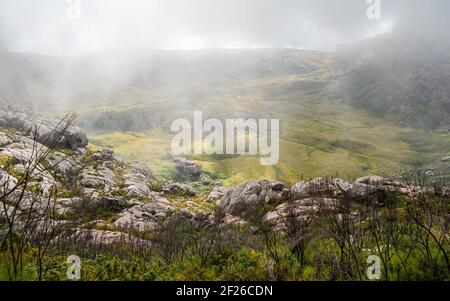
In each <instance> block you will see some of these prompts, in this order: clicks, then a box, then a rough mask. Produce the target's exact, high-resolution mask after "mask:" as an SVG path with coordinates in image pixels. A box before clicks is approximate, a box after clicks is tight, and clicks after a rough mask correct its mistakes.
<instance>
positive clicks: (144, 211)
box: [114, 197, 175, 231]
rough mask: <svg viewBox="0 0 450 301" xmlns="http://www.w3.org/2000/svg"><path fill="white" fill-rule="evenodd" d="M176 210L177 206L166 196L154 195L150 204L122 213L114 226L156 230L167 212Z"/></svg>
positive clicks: (137, 206) (138, 229) (134, 207)
mask: <svg viewBox="0 0 450 301" xmlns="http://www.w3.org/2000/svg"><path fill="white" fill-rule="evenodd" d="M174 210H175V208H174V207H173V206H172V205H171V204H170V203H169V201H167V200H166V199H165V198H162V197H154V200H153V201H152V202H151V203H149V204H140V205H136V206H133V207H132V208H129V209H127V210H125V211H123V212H122V213H120V214H119V219H117V220H116V221H115V222H114V226H116V227H118V228H122V229H134V230H137V231H155V230H157V229H158V227H159V226H160V224H161V223H162V221H164V220H165V218H166V217H167V214H168V213H169V212H173V211H174Z"/></svg>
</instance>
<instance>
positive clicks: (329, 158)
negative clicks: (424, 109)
mask: <svg viewBox="0 0 450 301" xmlns="http://www.w3.org/2000/svg"><path fill="white" fill-rule="evenodd" d="M287 60H294V61H295V62H296V64H297V65H298V66H301V65H305V66H308V68H306V69H305V70H306V71H303V72H299V73H295V74H293V73H292V72H286V73H283V72H281V73H279V72H278V73H273V74H262V75H258V76H253V77H248V76H242V78H235V77H234V76H233V77H231V78H228V77H226V76H224V77H223V78H220V77H212V78H211V77H210V78H208V77H204V78H203V77H202V76H203V75H202V74H201V73H200V74H199V73H192V74H191V73H188V75H190V76H192V78H189V77H187V78H186V79H185V80H183V81H180V82H174V83H170V84H165V85H156V86H149V87H148V88H146V89H144V88H142V86H141V87H135V86H129V87H127V88H126V89H123V90H122V91H121V92H120V93H114V94H113V95H111V97H106V98H105V100H104V101H103V102H99V103H98V104H97V105H95V106H93V107H92V106H91V107H86V106H84V107H83V108H82V110H80V108H79V105H78V106H77V105H76V104H75V105H74V107H73V109H75V110H77V111H81V117H82V118H83V116H89V117H88V119H90V120H95V118H98V116H100V117H103V120H102V124H103V125H104V128H103V131H102V132H93V131H91V132H90V133H89V136H90V137H89V138H90V142H91V143H92V146H93V147H95V146H102V147H113V148H114V149H115V151H116V154H117V155H118V156H120V157H122V158H123V159H124V160H126V161H130V162H143V163H146V164H148V165H149V166H150V167H151V168H152V169H153V170H154V171H155V172H156V173H157V174H159V175H161V176H163V177H170V175H171V171H172V170H173V163H172V162H171V161H170V160H168V159H167V157H168V156H167V155H168V154H170V142H171V138H172V137H173V134H171V133H170V132H169V131H168V128H169V127H170V124H171V122H172V121H173V120H175V119H176V118H181V117H188V118H192V115H193V111H194V110H202V111H203V112H204V115H205V118H209V117H214V118H220V119H226V118H237V117H241V118H242V117H244V118H279V119H280V121H281V131H282V137H281V155H280V163H279V164H278V165H276V166H273V167H263V166H260V164H259V158H256V157H242V156H241V157H221V158H219V157H217V156H215V157H211V156H209V157H208V156H201V157H193V158H192V159H194V160H197V161H198V162H199V163H200V164H201V165H202V166H203V167H204V169H205V170H206V171H207V172H209V173H211V174H212V175H214V176H217V177H220V178H223V179H224V180H225V183H226V184H229V185H233V184H236V183H240V182H242V181H244V180H248V179H255V178H258V179H259V178H268V179H278V180H282V181H285V182H296V181H298V180H300V179H301V178H302V177H303V178H311V177H316V176H335V175H338V176H340V177H344V178H355V177H359V176H362V175H366V174H384V175H391V174H392V173H395V172H398V171H399V170H403V169H405V168H407V167H411V166H415V165H418V164H420V163H427V162H430V161H433V160H435V159H438V158H441V157H443V156H446V155H449V154H450V139H448V136H444V135H439V134H436V133H431V132H426V131H420V130H414V129H409V128H401V127H398V126H396V125H393V124H391V123H388V122H386V121H384V120H382V119H381V118H376V117H373V116H372V115H370V114H368V113H365V112H364V111H362V110H359V109H356V108H354V107H352V106H349V105H346V104H344V102H343V101H342V100H341V99H340V98H341V96H339V93H336V91H338V92H339V91H340V89H339V87H340V86H339V85H340V84H341V83H340V81H339V77H340V75H341V74H342V73H341V72H343V71H341V69H337V68H336V66H335V65H334V64H333V61H332V57H330V56H329V55H326V54H321V53H308V54H307V55H305V54H303V55H298V56H297V54H292V55H290V56H288V57H287ZM64 108H65V110H67V106H65V107H64ZM92 114H93V115H92ZM108 114H109V115H108ZM105 116H106V117H105ZM138 116H139V118H138ZM122 118H123V120H122ZM147 118H148V119H153V120H152V122H151V124H152V127H153V129H152V130H147V131H145V130H143V131H139V132H136V131H134V132H122V131H120V130H117V129H112V127H115V126H116V125H117V120H119V121H122V122H123V124H125V125H126V124H130V123H133V124H134V123H135V122H136V120H138V119H147ZM108 120H110V123H111V124H110V125H109V126H108ZM165 158H166V159H165Z"/></svg>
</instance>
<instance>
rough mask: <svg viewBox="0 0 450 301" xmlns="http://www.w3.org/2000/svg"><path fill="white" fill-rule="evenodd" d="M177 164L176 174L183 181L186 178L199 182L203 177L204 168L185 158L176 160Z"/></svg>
mask: <svg viewBox="0 0 450 301" xmlns="http://www.w3.org/2000/svg"><path fill="white" fill-rule="evenodd" d="M175 164H176V166H175V172H176V174H177V176H178V177H179V178H181V179H185V178H186V179H189V180H192V181H198V180H199V179H200V177H201V176H202V173H203V171H202V167H201V166H200V165H198V164H195V163H193V162H190V161H188V160H187V159H185V158H175Z"/></svg>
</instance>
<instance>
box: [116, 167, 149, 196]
mask: <svg viewBox="0 0 450 301" xmlns="http://www.w3.org/2000/svg"><path fill="white" fill-rule="evenodd" d="M123 179H124V183H125V186H126V188H125V190H126V191H127V193H128V196H129V197H149V196H150V195H151V191H150V188H149V186H150V184H151V180H152V179H151V178H149V177H148V176H147V175H146V173H143V172H141V171H140V170H137V169H132V170H128V171H127V172H126V173H125V175H124V176H123Z"/></svg>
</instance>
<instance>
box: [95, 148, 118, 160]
mask: <svg viewBox="0 0 450 301" xmlns="http://www.w3.org/2000/svg"><path fill="white" fill-rule="evenodd" d="M92 159H94V160H97V161H111V160H113V159H114V150H113V149H112V148H104V149H102V151H101V152H97V153H93V154H92Z"/></svg>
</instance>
